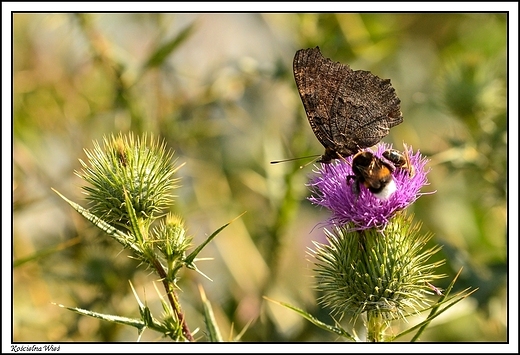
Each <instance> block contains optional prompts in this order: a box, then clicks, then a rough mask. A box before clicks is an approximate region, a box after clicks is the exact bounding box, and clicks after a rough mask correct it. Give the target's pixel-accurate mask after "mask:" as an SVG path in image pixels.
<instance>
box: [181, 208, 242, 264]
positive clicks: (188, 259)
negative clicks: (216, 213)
mask: <svg viewBox="0 0 520 355" xmlns="http://www.w3.org/2000/svg"><path fill="white" fill-rule="evenodd" d="M244 213H245V212H244ZM244 213H242V214H240V215H239V216H238V217H236V218H233V219H232V220H231V221H230V222H228V223H226V224H224V225H223V226H222V227H220V228H219V229H217V230H216V231H214V232H213V233H212V234H211V235H210V236H209V237H208V238H207V239H206V240H205V241H204V242H202V244H201V245H199V246H198V247H197V248H195V250H194V251H192V252H191V253H190V255H188V256H187V257H186V259H184V262H185V263H186V265H187V266H188V267H191V268H195V267H194V266H193V265H192V264H193V261H194V260H195V258H196V257H197V255H198V254H199V253H200V252H201V250H202V249H203V248H204V247H205V246H206V245H207V244H208V243H209V242H211V241H212V240H213V238H215V237H216V236H217V234H219V233H220V232H221V231H222V230H223V229H224V228H226V227H227V226H229V225H230V224H231V223H233V222H234V221H235V220H236V219H238V218H240V217H242V216H243V215H244Z"/></svg>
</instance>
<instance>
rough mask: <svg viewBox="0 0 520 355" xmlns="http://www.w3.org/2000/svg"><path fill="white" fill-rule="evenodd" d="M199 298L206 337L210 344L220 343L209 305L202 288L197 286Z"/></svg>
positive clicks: (216, 325) (218, 331) (217, 329)
mask: <svg viewBox="0 0 520 355" xmlns="http://www.w3.org/2000/svg"><path fill="white" fill-rule="evenodd" d="M199 292H200V298H201V299H202V306H203V307H204V321H205V322H206V329H207V331H208V337H209V340H210V341H211V342H222V335H220V330H219V328H218V324H217V321H216V320H215V315H214V314H213V309H212V308H211V303H210V302H209V301H208V299H207V298H206V293H205V292H204V289H203V288H202V286H200V285H199Z"/></svg>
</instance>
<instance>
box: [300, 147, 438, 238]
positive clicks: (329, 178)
mask: <svg viewBox="0 0 520 355" xmlns="http://www.w3.org/2000/svg"><path fill="white" fill-rule="evenodd" d="M391 148H392V146H391V145H389V144H384V143H383V144H380V145H378V147H377V149H376V151H375V152H374V153H373V154H374V156H375V157H376V158H378V159H382V161H383V162H384V163H385V164H387V163H390V162H389V161H388V160H386V159H385V158H383V153H384V152H385V151H388V150H390V149H391ZM406 153H407V154H408V157H409V163H410V165H411V167H412V168H411V169H410V170H407V169H405V168H400V167H397V168H396V169H395V170H394V171H393V172H392V180H393V182H394V183H395V191H392V194H391V195H390V196H389V197H388V196H385V197H383V198H381V197H377V196H376V195H374V193H372V192H371V191H369V190H368V188H366V187H365V186H364V185H363V184H359V191H358V188H357V182H356V181H355V179H354V178H353V176H355V174H354V172H353V170H352V159H353V157H352V156H350V157H348V158H346V159H345V160H339V159H338V160H337V161H336V162H334V163H329V164H321V166H319V167H317V170H315V173H316V174H317V175H316V176H315V177H314V178H312V179H311V181H310V183H309V185H308V186H309V187H310V189H311V193H312V194H311V196H310V197H309V200H310V201H311V202H312V203H313V204H316V205H319V206H322V207H325V208H327V209H329V210H330V211H331V212H332V216H331V217H330V218H329V220H328V222H329V224H331V225H336V226H344V225H347V224H348V225H350V226H351V227H352V228H353V229H357V230H364V229H369V228H378V229H383V228H384V227H385V226H386V225H387V224H388V222H389V220H390V218H391V217H392V216H393V215H394V214H395V213H396V212H397V211H400V210H403V209H405V208H406V207H408V205H410V204H411V203H413V202H414V201H415V200H417V198H419V196H421V195H423V194H424V193H421V192H420V190H421V188H422V187H423V186H425V185H427V184H428V180H427V178H426V175H427V174H428V172H429V169H428V170H426V169H425V165H426V163H427V162H428V160H427V159H426V158H424V157H423V156H422V155H421V154H420V152H419V151H417V152H416V153H414V152H413V151H412V149H411V148H409V149H407V151H406V152H405V154H406ZM410 171H412V172H413V173H410Z"/></svg>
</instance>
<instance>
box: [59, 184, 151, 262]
mask: <svg viewBox="0 0 520 355" xmlns="http://www.w3.org/2000/svg"><path fill="white" fill-rule="evenodd" d="M52 191H54V192H55V193H57V194H58V196H60V197H61V198H62V199H63V200H65V202H67V203H68V204H69V205H71V206H72V208H74V209H75V210H76V211H78V213H79V214H81V215H82V216H83V217H85V218H86V219H87V220H89V221H90V222H92V223H93V224H94V225H95V226H96V227H98V228H99V229H101V230H102V231H103V232H105V233H107V234H108V235H110V236H112V237H114V238H115V239H116V240H117V241H118V242H119V243H121V244H123V245H124V246H125V247H130V248H132V249H133V250H134V251H135V252H137V254H138V255H141V251H140V250H139V248H137V246H136V245H135V244H133V243H131V242H130V240H131V237H130V236H129V235H127V234H125V233H123V232H121V231H120V230H119V229H117V228H114V227H112V226H111V225H110V224H108V223H107V222H105V221H103V220H102V219H101V218H99V217H97V216H95V215H93V214H92V213H90V212H89V211H88V210H87V209H85V208H83V207H81V206H80V205H78V204H77V203H75V202H72V201H71V200H69V199H67V198H66V197H65V196H63V195H62V194H60V193H59V192H58V191H56V190H54V189H52Z"/></svg>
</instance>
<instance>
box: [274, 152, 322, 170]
mask: <svg viewBox="0 0 520 355" xmlns="http://www.w3.org/2000/svg"><path fill="white" fill-rule="evenodd" d="M319 157H320V155H319V154H318V155H309V156H306V157H298V158H289V159H282V160H273V161H271V162H270V163H271V164H278V163H286V162H289V161H295V160H300V159H310V158H314V159H313V160H311V161H310V162H308V163H307V164H305V165H303V166H301V167H300V168H303V167H305V166H307V165H309V164H310V163H312V162H313V161H315V160H316V158H319Z"/></svg>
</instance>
